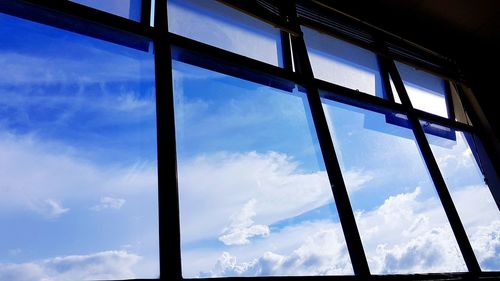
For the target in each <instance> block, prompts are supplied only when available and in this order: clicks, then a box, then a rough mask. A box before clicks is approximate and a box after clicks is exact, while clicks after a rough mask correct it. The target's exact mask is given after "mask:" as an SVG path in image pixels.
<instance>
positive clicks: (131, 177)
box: [0, 15, 159, 280]
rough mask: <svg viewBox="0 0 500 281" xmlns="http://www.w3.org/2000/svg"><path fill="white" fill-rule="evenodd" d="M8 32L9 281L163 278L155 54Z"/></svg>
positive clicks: (1, 120)
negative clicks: (158, 196)
mask: <svg viewBox="0 0 500 281" xmlns="http://www.w3.org/2000/svg"><path fill="white" fill-rule="evenodd" d="M0 22H1V26H2V28H1V29H0V33H1V37H2V44H1V45H0V62H1V65H2V67H1V68H0V155H2V156H1V157H0V178H1V180H0V192H1V194H2V196H0V224H1V225H2V231H1V232H0V280H75V279H120V278H134V277H144V278H146V277H149V278H154V277H157V276H158V275H159V266H158V208H157V206H158V203H157V200H158V199H157V171H156V162H157V161H156V124H155V118H156V117H155V88H154V62H153V54H152V52H142V51H137V50H133V49H129V48H126V47H122V46H118V45H114V44H111V43H108V42H104V41H100V40H97V39H92V38H89V37H85V36H81V35H77V34H74V33H70V32H67V31H62V30H58V29H55V28H50V27H46V26H43V25H40V24H35V23H33V22H29V21H25V20H20V19H16V18H13V17H10V16H7V15H0Z"/></svg>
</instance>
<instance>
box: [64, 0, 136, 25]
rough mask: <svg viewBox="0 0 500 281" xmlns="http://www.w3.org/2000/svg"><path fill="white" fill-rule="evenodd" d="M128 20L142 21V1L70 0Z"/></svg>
mask: <svg viewBox="0 0 500 281" xmlns="http://www.w3.org/2000/svg"><path fill="white" fill-rule="evenodd" d="M70 1H71V2H76V3H79V4H82V5H85V6H89V7H92V8H94V9H97V10H101V11H104V12H108V13H111V14H114V15H117V16H121V17H124V18H127V19H131V20H135V21H141V5H142V0H70Z"/></svg>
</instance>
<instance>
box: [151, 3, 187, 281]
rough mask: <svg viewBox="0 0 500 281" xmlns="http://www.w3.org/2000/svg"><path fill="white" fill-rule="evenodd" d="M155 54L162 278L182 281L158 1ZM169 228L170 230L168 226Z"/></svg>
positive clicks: (169, 96)
mask: <svg viewBox="0 0 500 281" xmlns="http://www.w3.org/2000/svg"><path fill="white" fill-rule="evenodd" d="M154 8H155V27H154V30H155V32H154V38H153V40H154V48H155V50H154V52H155V76H156V79H155V81H156V118H157V121H156V122H157V131H158V132H157V136H158V201H159V204H158V209H159V210H158V212H159V218H160V226H164V227H160V277H163V278H165V277H167V276H168V277H169V278H172V280H182V272H181V249H180V245H181V243H180V220H179V195H178V189H177V186H178V184H177V158H176V155H177V154H176V142H175V119H174V100H173V96H174V95H173V80H172V59H171V58H172V54H171V47H170V45H169V43H168V40H167V37H166V36H165V34H167V30H168V27H167V22H168V21H167V3H166V1H155V7H154ZM166 226H168V228H167V227H166Z"/></svg>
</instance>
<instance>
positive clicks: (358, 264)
mask: <svg viewBox="0 0 500 281" xmlns="http://www.w3.org/2000/svg"><path fill="white" fill-rule="evenodd" d="M287 4H289V6H288V10H287V11H288V15H287V16H288V17H289V20H290V22H291V24H292V25H293V26H294V28H296V29H297V30H300V26H299V25H298V23H297V20H296V11H295V7H296V6H295V1H290V2H289V3H287ZM291 42H292V48H293V50H294V52H293V56H294V64H295V69H296V71H297V72H298V73H299V75H301V76H302V77H303V79H304V81H305V83H306V85H305V86H306V88H307V101H308V103H309V106H310V108H311V115H312V119H313V122H314V126H315V128H316V134H317V136H318V140H319V144H320V148H321V152H322V155H323V159H324V161H325V167H326V172H327V174H328V178H329V180H330V185H331V188H332V193H333V196H334V199H335V203H336V205H337V210H338V213H339V218H340V222H341V224H342V229H343V231H344V237H345V240H346V243H347V249H348V251H349V255H350V258H351V263H352V267H353V270H354V273H355V274H356V275H358V276H370V269H369V267H368V262H367V259H366V255H365V252H364V250H363V244H362V242H361V237H360V234H359V231H358V228H357V225H356V220H355V218H354V213H353V210H352V206H351V203H350V201H349V197H348V194H347V188H346V185H345V182H344V179H343V176H342V172H341V169H340V164H339V161H338V158H337V155H336V153H335V148H334V146H333V141H332V138H331V136H330V131H329V129H328V124H327V121H326V117H325V112H324V110H323V106H322V103H321V99H320V94H319V89H318V87H317V85H316V83H315V82H314V81H315V80H314V75H313V72H312V67H311V63H310V61H309V56H308V54H307V49H306V45H305V41H304V38H303V36H302V35H301V36H292V40H291Z"/></svg>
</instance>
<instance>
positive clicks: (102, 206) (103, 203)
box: [91, 196, 126, 211]
mask: <svg viewBox="0 0 500 281" xmlns="http://www.w3.org/2000/svg"><path fill="white" fill-rule="evenodd" d="M125 202H126V200H125V199H122V198H113V197H108V196H105V197H101V200H100V203H99V204H97V205H95V206H93V207H92V208H91V209H92V210H94V211H102V210H106V209H112V210H119V209H120V208H121V207H122V206H123V204H125Z"/></svg>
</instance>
